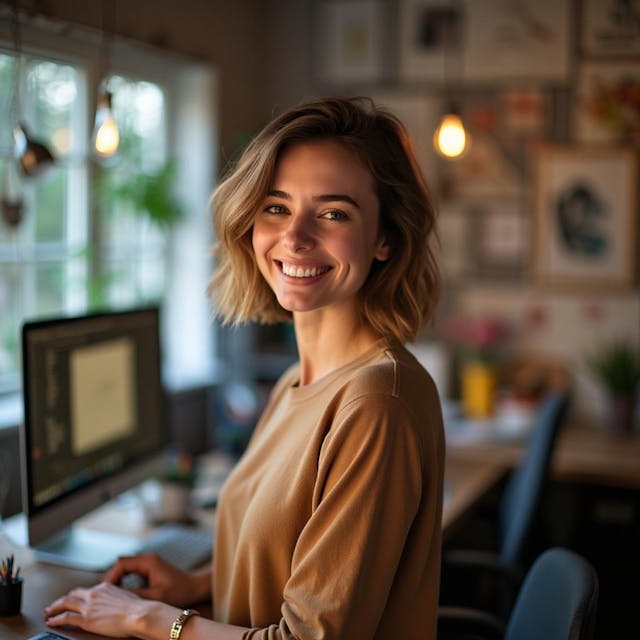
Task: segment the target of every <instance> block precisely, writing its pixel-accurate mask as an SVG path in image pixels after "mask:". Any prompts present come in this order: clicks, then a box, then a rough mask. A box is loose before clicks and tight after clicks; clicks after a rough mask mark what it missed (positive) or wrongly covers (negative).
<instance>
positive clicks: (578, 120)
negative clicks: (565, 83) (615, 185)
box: [575, 36, 640, 146]
mask: <svg viewBox="0 0 640 640" xmlns="http://www.w3.org/2000/svg"><path fill="white" fill-rule="evenodd" d="M639 37H640V36H639ZM638 95H640V59H639V60H638V61H637V62H629V61H616V62H612V61H608V62H602V61H598V62H588V63H585V64H583V65H581V67H580V71H579V75H578V87H577V91H576V98H575V100H576V104H575V114H576V117H575V127H576V131H575V137H576V139H577V140H578V141H579V142H588V143H596V142H597V143H619V142H624V143H629V142H633V141H634V140H635V142H636V144H637V145H638V146H640V107H639V103H638V98H637V96H638Z"/></svg>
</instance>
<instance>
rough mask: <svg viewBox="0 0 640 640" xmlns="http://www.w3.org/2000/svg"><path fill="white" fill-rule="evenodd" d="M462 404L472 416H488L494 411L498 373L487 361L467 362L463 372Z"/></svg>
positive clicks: (465, 410) (468, 414)
mask: <svg viewBox="0 0 640 640" xmlns="http://www.w3.org/2000/svg"><path fill="white" fill-rule="evenodd" d="M461 385H462V388H461V392H462V406H463V408H464V412H465V414H466V415H467V416H469V417H470V418H487V417H489V416H490V415H492V413H493V407H494V401H495V394H496V373H495V370H494V368H493V367H492V366H491V365H490V364H487V363H485V362H467V363H465V364H464V365H463V366H462V372H461Z"/></svg>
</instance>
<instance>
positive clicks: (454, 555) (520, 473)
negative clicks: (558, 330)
mask: <svg viewBox="0 0 640 640" xmlns="http://www.w3.org/2000/svg"><path fill="white" fill-rule="evenodd" d="M568 404H569V393H568V392H567V391H556V392H552V393H550V394H548V395H547V396H546V397H545V399H544V400H543V401H542V405H541V407H540V410H539V412H538V414H537V416H536V421H535V424H534V426H533V429H532V432H531V436H530V439H529V443H528V446H527V450H526V453H525V455H524V457H523V459H522V461H521V462H520V464H519V465H518V466H517V468H516V469H515V470H514V471H513V472H512V474H511V476H510V477H509V479H508V481H507V485H506V487H505V489H504V492H503V493H502V495H501V498H500V501H499V505H498V515H497V538H498V540H497V550H496V551H481V550H475V549H450V550H446V551H445V552H444V553H443V560H442V578H441V603H442V604H444V605H449V604H450V605H465V604H468V602H469V601H470V602H471V605H472V606H474V607H475V608H482V609H487V610H492V612H494V613H498V614H499V615H501V616H502V617H503V618H504V619H506V617H507V616H508V615H509V612H510V609H511V606H512V604H513V600H514V598H515V594H516V593H517V591H518V588H519V586H520V583H521V581H522V578H523V575H524V573H523V569H524V568H525V566H524V565H525V558H524V553H525V550H526V547H527V544H528V543H529V542H530V538H531V533H532V530H533V524H534V520H535V516H536V514H537V511H538V508H539V504H540V500H541V497H542V493H543V489H544V486H545V481H546V477H547V471H548V467H549V462H550V460H551V456H552V453H553V449H554V445H555V442H556V438H557V435H558V432H559V429H560V426H561V425H562V423H563V421H564V417H565V415H566V412H567V408H568ZM456 577H458V578H461V579H459V580H456Z"/></svg>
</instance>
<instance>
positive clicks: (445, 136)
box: [433, 106, 469, 159]
mask: <svg viewBox="0 0 640 640" xmlns="http://www.w3.org/2000/svg"><path fill="white" fill-rule="evenodd" d="M468 139H469V134H468V133H467V132H466V130H465V128H464V125H463V124H462V119H461V118H460V114H459V113H458V110H457V109H456V107H455V106H451V107H450V108H449V109H448V110H447V111H446V112H445V114H444V115H443V116H442V120H440V124H439V125H438V128H437V129H436V130H435V133H434V134H433V145H434V147H435V148H436V151H437V152H438V153H439V154H440V155H441V156H443V157H444V158H450V159H452V158H457V157H459V156H461V155H462V154H463V153H464V151H465V149H466V148H467V144H468Z"/></svg>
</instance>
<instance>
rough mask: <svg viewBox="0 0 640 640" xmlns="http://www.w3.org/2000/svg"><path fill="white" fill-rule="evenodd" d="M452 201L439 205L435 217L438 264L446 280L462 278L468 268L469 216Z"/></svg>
mask: <svg viewBox="0 0 640 640" xmlns="http://www.w3.org/2000/svg"><path fill="white" fill-rule="evenodd" d="M467 213H468V212H467V211H465V210H464V208H462V207H461V206H459V205H455V204H452V203H449V204H443V205H441V206H440V209H439V212H438V219H437V232H438V241H439V242H438V245H437V247H436V252H437V254H438V264H440V265H441V268H442V274H443V276H444V277H445V278H446V279H447V280H456V279H460V278H463V277H464V276H466V275H467V273H468V268H469V240H470V238H469V234H470V225H469V216H468V215H467Z"/></svg>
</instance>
